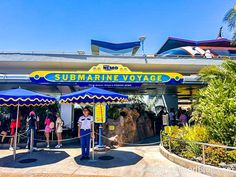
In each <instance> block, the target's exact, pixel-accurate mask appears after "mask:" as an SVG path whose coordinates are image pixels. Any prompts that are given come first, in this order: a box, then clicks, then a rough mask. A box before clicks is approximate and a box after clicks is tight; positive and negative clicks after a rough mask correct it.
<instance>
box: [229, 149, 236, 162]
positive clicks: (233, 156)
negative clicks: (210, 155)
mask: <svg viewBox="0 0 236 177" xmlns="http://www.w3.org/2000/svg"><path fill="white" fill-rule="evenodd" d="M227 156H228V160H229V162H234V163H235V162H236V150H231V151H228V152H227Z"/></svg>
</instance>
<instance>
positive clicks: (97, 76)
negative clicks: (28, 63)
mask: <svg viewBox="0 0 236 177" xmlns="http://www.w3.org/2000/svg"><path fill="white" fill-rule="evenodd" d="M30 80H31V81H32V82H34V83H42V84H43V83H44V84H46V83H47V84H61V85H63V84H64V85H66V84H75V85H79V86H93V85H94V86H107V87H119V86H120V87H136V86H137V87H138V86H141V85H142V84H143V83H156V84H159V83H160V84H178V83H181V82H183V76H182V75H181V74H179V73H159V72H155V73H151V72H150V73H149V72H132V71H130V70H129V68H127V67H124V66H122V65H115V64H99V65H97V66H93V67H92V68H91V69H90V70H89V71H34V72H32V73H31V74H30Z"/></svg>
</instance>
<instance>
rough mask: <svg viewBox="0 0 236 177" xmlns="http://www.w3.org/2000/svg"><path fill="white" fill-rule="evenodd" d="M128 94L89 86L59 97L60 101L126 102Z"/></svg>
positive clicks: (86, 102)
mask: <svg viewBox="0 0 236 177" xmlns="http://www.w3.org/2000/svg"><path fill="white" fill-rule="evenodd" d="M127 100H128V96H126V95H123V94H119V93H116V92H111V91H108V90H104V89H100V88H97V87H91V88H88V89H85V90H81V91H77V92H73V93H70V94H66V95H63V96H61V97H60V101H59V102H60V103H71V104H74V103H79V104H81V103H84V104H92V103H119V102H126V101H127Z"/></svg>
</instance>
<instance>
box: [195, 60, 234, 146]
mask: <svg viewBox="0 0 236 177" xmlns="http://www.w3.org/2000/svg"><path fill="white" fill-rule="evenodd" d="M200 76H201V79H202V80H203V81H205V82H206V83H208V86H207V87H205V88H203V89H200V90H199V93H198V95H197V98H196V102H195V103H194V112H193V119H194V120H195V121H196V122H197V123H200V124H204V125H206V126H207V127H208V129H209V133H210V136H211V139H213V140H215V141H216V142H220V143H222V144H224V145H228V146H234V145H236V141H235V135H236V119H235V115H236V101H235V98H236V77H235V76H236V62H233V61H230V60H228V61H225V62H224V63H223V64H222V65H221V66H214V67H210V68H205V69H203V70H201V72H200Z"/></svg>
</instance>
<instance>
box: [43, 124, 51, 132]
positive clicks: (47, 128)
mask: <svg viewBox="0 0 236 177" xmlns="http://www.w3.org/2000/svg"><path fill="white" fill-rule="evenodd" d="M44 131H45V133H51V131H52V129H51V128H50V127H49V126H46V127H45V130H44Z"/></svg>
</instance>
